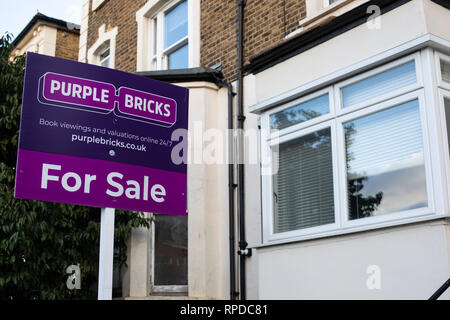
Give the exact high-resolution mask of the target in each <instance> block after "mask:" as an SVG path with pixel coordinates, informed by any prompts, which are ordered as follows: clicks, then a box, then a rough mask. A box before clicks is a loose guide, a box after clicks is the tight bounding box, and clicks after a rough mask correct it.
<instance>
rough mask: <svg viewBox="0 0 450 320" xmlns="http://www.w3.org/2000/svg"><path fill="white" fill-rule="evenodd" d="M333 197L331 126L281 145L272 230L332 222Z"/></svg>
mask: <svg viewBox="0 0 450 320" xmlns="http://www.w3.org/2000/svg"><path fill="white" fill-rule="evenodd" d="M333 199H334V198H333V169H332V158H331V130H330V128H327V129H323V130H320V131H317V132H314V133H312V134H309V135H307V136H304V137H300V138H297V139H294V140H292V141H289V142H286V143H282V144H280V146H279V170H278V173H277V174H276V175H274V176H273V203H274V233H280V232H286V231H291V230H298V229H303V228H308V227H314V226H320V225H324V224H329V223H333V222H334V200H333Z"/></svg>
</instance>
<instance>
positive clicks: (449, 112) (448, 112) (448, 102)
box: [444, 98, 450, 150]
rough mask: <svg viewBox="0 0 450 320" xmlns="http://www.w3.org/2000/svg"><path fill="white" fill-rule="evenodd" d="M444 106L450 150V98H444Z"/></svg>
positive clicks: (449, 147)
mask: <svg viewBox="0 0 450 320" xmlns="http://www.w3.org/2000/svg"><path fill="white" fill-rule="evenodd" d="M444 107H445V121H446V123H447V141H448V149H449V150H450V99H448V98H445V99H444Z"/></svg>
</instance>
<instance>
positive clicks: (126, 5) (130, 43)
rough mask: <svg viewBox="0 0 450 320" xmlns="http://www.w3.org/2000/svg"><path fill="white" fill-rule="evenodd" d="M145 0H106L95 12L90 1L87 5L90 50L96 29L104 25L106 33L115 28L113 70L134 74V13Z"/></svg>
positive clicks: (135, 31)
mask: <svg viewBox="0 0 450 320" xmlns="http://www.w3.org/2000/svg"><path fill="white" fill-rule="evenodd" d="M146 2H147V1H146V0H107V1H106V2H105V3H104V4H102V5H101V7H99V8H98V9H97V10H95V11H92V10H91V8H92V0H91V1H90V5H89V20H88V21H89V22H88V39H87V47H88V48H90V47H91V46H92V45H93V44H94V43H95V41H96V40H97V38H98V28H99V27H100V26H101V25H102V24H104V25H105V26H106V27H105V30H106V31H108V30H109V29H112V28H114V27H117V29H118V34H117V36H116V56H115V69H118V70H122V71H126V72H135V71H136V54H137V51H136V50H137V22H136V12H137V11H138V10H139V9H140V8H141V7H142V6H143V5H144V4H145V3H146Z"/></svg>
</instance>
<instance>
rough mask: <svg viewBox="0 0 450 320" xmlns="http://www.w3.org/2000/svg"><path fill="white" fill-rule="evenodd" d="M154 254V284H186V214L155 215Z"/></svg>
mask: <svg viewBox="0 0 450 320" xmlns="http://www.w3.org/2000/svg"><path fill="white" fill-rule="evenodd" d="M154 255H155V256H154V257H155V261H154V262H155V266H154V268H155V279H154V284H155V285H160V286H169V285H187V216H171V215H159V214H158V215H155V251H154Z"/></svg>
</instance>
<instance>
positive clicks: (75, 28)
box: [12, 12, 80, 47]
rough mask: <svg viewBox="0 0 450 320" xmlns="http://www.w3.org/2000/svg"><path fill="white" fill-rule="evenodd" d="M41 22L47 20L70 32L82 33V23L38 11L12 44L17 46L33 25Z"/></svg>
mask: <svg viewBox="0 0 450 320" xmlns="http://www.w3.org/2000/svg"><path fill="white" fill-rule="evenodd" d="M39 22H46V23H48V24H52V25H55V26H57V27H60V28H64V29H65V30H67V31H68V32H73V33H77V34H79V33H80V25H78V24H75V23H71V22H67V21H64V20H60V19H56V18H52V17H49V16H46V15H45V14H42V13H40V12H38V13H36V14H35V15H34V17H33V18H32V19H31V20H30V22H28V24H27V25H26V26H25V28H24V29H23V30H22V31H21V32H20V33H19V35H18V36H17V37H16V38H15V39H14V40H13V42H12V46H13V47H16V46H17V45H18V44H19V42H20V41H22V40H23V39H24V38H25V36H26V35H27V34H28V32H30V30H31V29H33V27H34V26H35V25H36V24H37V23H39Z"/></svg>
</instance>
